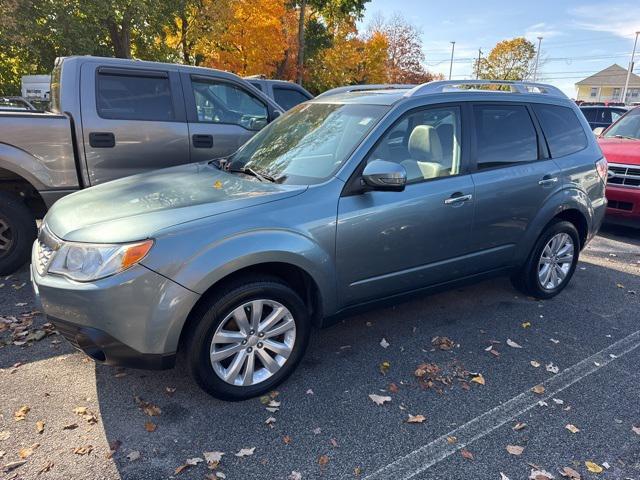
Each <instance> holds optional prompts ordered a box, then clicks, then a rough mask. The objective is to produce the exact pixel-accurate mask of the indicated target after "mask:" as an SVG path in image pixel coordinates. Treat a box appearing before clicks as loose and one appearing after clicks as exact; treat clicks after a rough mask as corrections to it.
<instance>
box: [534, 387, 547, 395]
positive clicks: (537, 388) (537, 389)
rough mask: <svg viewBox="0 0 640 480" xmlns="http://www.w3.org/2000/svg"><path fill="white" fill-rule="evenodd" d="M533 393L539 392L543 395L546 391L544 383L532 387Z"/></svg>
mask: <svg viewBox="0 0 640 480" xmlns="http://www.w3.org/2000/svg"><path fill="white" fill-rule="evenodd" d="M531 391H532V392H533V393H537V394H538V395H542V394H543V393H544V387H543V386H542V385H536V386H535V387H533V388H532V389H531Z"/></svg>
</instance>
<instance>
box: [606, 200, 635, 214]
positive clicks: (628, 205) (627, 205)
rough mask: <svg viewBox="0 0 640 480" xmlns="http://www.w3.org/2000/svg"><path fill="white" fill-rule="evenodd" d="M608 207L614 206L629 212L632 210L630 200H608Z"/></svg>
mask: <svg viewBox="0 0 640 480" xmlns="http://www.w3.org/2000/svg"><path fill="white" fill-rule="evenodd" d="M607 206H608V207H609V208H614V209H616V210H627V211H629V212H631V211H633V203H631V202H619V201H617V200H609V203H608V205H607Z"/></svg>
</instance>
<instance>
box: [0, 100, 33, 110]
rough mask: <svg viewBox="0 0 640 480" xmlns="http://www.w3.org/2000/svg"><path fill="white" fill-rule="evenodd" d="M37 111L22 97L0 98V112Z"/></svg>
mask: <svg viewBox="0 0 640 480" xmlns="http://www.w3.org/2000/svg"><path fill="white" fill-rule="evenodd" d="M33 110H37V108H36V107H34V106H33V105H32V104H31V103H30V102H29V101H28V100H25V99H24V98H22V97H0V112H25V111H33Z"/></svg>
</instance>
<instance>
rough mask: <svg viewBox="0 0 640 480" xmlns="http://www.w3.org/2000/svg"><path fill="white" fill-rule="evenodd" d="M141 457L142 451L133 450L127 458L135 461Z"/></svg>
mask: <svg viewBox="0 0 640 480" xmlns="http://www.w3.org/2000/svg"><path fill="white" fill-rule="evenodd" d="M139 458H140V452H139V451H137V450H133V451H132V452H129V453H128V454H127V460H129V461H130V462H134V461H136V460H138V459H139Z"/></svg>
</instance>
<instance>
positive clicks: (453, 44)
mask: <svg viewBox="0 0 640 480" xmlns="http://www.w3.org/2000/svg"><path fill="white" fill-rule="evenodd" d="M455 49H456V42H451V62H450V63H449V80H451V72H452V71H453V52H454V51H455Z"/></svg>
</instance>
